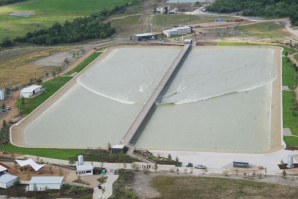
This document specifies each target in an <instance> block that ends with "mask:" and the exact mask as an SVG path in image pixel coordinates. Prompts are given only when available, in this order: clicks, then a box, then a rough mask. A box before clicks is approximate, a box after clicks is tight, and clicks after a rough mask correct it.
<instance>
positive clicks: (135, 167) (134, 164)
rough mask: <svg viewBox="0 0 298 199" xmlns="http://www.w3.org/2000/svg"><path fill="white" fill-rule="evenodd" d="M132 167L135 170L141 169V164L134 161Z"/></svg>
mask: <svg viewBox="0 0 298 199" xmlns="http://www.w3.org/2000/svg"><path fill="white" fill-rule="evenodd" d="M131 168H132V169H133V170H134V171H138V170H139V165H138V164H137V163H135V162H134V163H132V164H131Z"/></svg>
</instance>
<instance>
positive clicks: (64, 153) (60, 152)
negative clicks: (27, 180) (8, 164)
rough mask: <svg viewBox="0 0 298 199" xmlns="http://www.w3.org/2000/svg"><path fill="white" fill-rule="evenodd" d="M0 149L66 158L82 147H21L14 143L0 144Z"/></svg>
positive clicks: (80, 151) (77, 152)
mask: <svg viewBox="0 0 298 199" xmlns="http://www.w3.org/2000/svg"><path fill="white" fill-rule="evenodd" d="M0 151H8V152H11V153H19V154H25V155H35V156H39V157H47V158H55V159H61V160H68V159H70V158H74V157H76V156H78V155H79V154H82V153H83V152H84V149H47V148H22V147H16V146H14V145H1V146H0Z"/></svg>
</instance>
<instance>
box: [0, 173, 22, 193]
mask: <svg viewBox="0 0 298 199" xmlns="http://www.w3.org/2000/svg"><path fill="white" fill-rule="evenodd" d="M17 180H18V177H17V176H14V175H10V174H8V173H5V174H2V175H1V176H0V188H3V189H7V188H9V187H12V186H13V185H14V184H15V183H16V182H17Z"/></svg>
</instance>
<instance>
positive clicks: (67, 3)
mask: <svg viewBox="0 0 298 199" xmlns="http://www.w3.org/2000/svg"><path fill="white" fill-rule="evenodd" d="M128 2H131V0H110V1H106V0H63V1H62V0H28V1H25V2H23V3H18V4H13V5H9V6H3V7H0V41H2V39H3V38H5V37H7V36H8V37H10V38H14V37H16V36H22V35H24V34H25V33H26V32H29V31H33V30H36V29H40V28H44V27H49V26H50V25H52V24H53V23H54V22H63V21H66V20H71V19H73V18H75V17H78V16H85V15H88V14H90V13H93V12H97V11H100V10H102V9H112V8H114V7H115V6H117V5H122V4H124V3H128ZM12 12H32V13H33V14H34V15H32V16H29V17H17V16H10V13H12Z"/></svg>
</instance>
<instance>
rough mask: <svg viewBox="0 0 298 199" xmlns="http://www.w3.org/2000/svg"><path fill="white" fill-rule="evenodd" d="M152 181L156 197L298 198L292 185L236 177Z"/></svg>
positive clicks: (190, 198)
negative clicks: (157, 193) (158, 193)
mask: <svg viewBox="0 0 298 199" xmlns="http://www.w3.org/2000/svg"><path fill="white" fill-rule="evenodd" d="M151 183H152V186H153V188H155V189H156V190H158V191H159V192H160V194H161V196H160V197H156V198H155V199H159V198H163V199H176V198H177V199H178V198H187V199H197V198H296V196H297V194H298V191H297V189H293V188H292V187H289V186H283V185H275V184H269V183H261V182H254V181H248V180H235V179H221V178H208V177H178V176H175V177H174V176H157V177H155V178H153V179H152V182H151ZM219 196H220V197H219Z"/></svg>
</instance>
